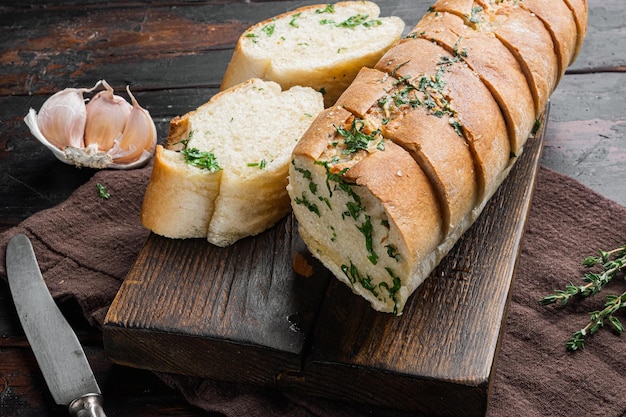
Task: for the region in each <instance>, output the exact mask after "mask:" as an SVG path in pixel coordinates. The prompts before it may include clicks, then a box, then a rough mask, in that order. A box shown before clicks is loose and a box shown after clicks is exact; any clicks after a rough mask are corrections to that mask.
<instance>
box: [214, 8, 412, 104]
mask: <svg viewBox="0 0 626 417" xmlns="http://www.w3.org/2000/svg"><path fill="white" fill-rule="evenodd" d="M379 15H380V9H379V7H378V6H377V5H376V4H375V3H373V2H369V1H344V2H339V3H336V4H334V5H331V4H320V5H312V6H305V7H301V8H298V9H295V10H293V11H290V12H287V13H284V14H281V15H279V16H276V17H274V18H271V19H267V20H265V21H262V22H260V23H257V24H256V25H254V26H252V27H251V28H249V29H248V30H246V31H245V32H244V33H243V34H242V35H241V37H240V38H239V40H238V42H237V45H236V47H235V51H234V53H233V56H232V58H231V60H230V62H229V64H228V67H227V69H226V72H225V74H224V78H223V81H222V89H225V88H228V87H231V86H233V85H235V84H239V83H241V82H243V81H245V80H247V79H248V78H261V79H266V80H271V81H275V82H277V83H279V84H280V85H281V86H282V87H283V89H288V88H290V87H292V86H294V85H302V86H309V87H312V88H313V89H315V90H317V91H321V92H323V94H324V102H325V105H326V106H327V107H328V106H330V105H332V104H334V103H335V101H336V99H337V97H339V95H341V93H342V92H343V90H344V89H345V88H346V87H347V86H348V85H349V84H350V83H351V82H352V80H353V79H354V77H355V76H356V74H357V73H358V71H359V70H360V69H361V67H364V66H373V65H374V64H375V63H376V61H378V59H379V58H380V57H381V56H382V55H383V53H384V52H385V51H387V49H389V48H390V47H391V46H392V45H393V44H394V43H395V42H396V41H397V40H398V39H399V38H400V36H401V35H402V31H403V30H404V26H405V25H404V22H403V21H402V19H400V18H399V17H395V16H391V17H379Z"/></svg>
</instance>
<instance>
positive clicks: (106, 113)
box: [24, 80, 157, 169]
mask: <svg viewBox="0 0 626 417" xmlns="http://www.w3.org/2000/svg"><path fill="white" fill-rule="evenodd" d="M99 86H103V87H104V90H102V91H100V92H98V93H97V94H96V95H95V96H94V97H93V98H92V99H91V100H90V101H89V102H88V103H87V104H85V101H86V99H85V98H84V95H85V94H88V93H92V92H93V91H94V90H96V89H97V88H98V87H99ZM126 91H127V92H128V95H129V96H130V98H131V101H132V105H131V104H130V103H128V102H127V101H126V100H124V98H122V97H120V96H117V95H115V94H114V91H113V88H112V87H111V86H110V85H109V84H108V83H107V82H106V81H104V80H100V81H98V82H97V83H96V84H95V85H94V86H93V87H92V88H66V89H64V90H62V91H59V92H57V93H55V94H54V95H52V96H51V97H50V98H49V99H48V100H47V101H46V102H45V103H44V104H43V105H42V106H41V109H40V110H39V114H37V112H36V111H35V110H34V109H30V111H29V112H28V114H27V115H26V117H25V118H24V122H25V123H26V125H27V126H28V127H29V128H30V131H31V133H32V134H33V136H35V138H37V140H39V141H40V142H41V143H42V144H44V145H45V146H46V147H48V148H49V149H50V150H51V151H52V152H53V154H54V155H55V156H56V157H57V158H58V159H59V160H61V161H63V162H65V163H67V164H71V165H76V166H84V167H89V168H114V169H132V168H138V167H141V166H143V165H145V164H146V163H147V162H148V161H149V160H150V158H151V157H152V155H153V153H154V148H155V146H156V141H157V133H156V126H155V125H154V121H153V120H152V118H151V117H150V113H149V112H148V111H147V110H146V109H143V108H142V107H140V106H139V103H137V100H136V99H135V97H134V96H133V95H132V94H131V92H130V89H129V88H128V87H126Z"/></svg>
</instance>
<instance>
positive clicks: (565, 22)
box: [481, 0, 578, 79]
mask: <svg viewBox="0 0 626 417" xmlns="http://www.w3.org/2000/svg"><path fill="white" fill-rule="evenodd" d="M481 2H482V3H483V4H484V5H485V7H487V6H486V2H485V1H484V0H481ZM520 4H521V5H522V7H524V8H526V9H528V10H529V11H530V12H531V13H533V14H534V15H535V16H537V17H538V18H539V19H540V20H541V21H542V22H543V24H544V25H545V27H546V29H547V30H548V32H550V35H551V37H552V42H553V44H554V47H555V50H556V56H557V63H558V68H559V69H558V73H559V79H560V78H561V77H562V76H563V75H564V74H565V70H566V69H567V67H568V66H569V65H570V64H571V63H572V61H573V59H574V53H575V51H576V42H577V38H578V31H577V28H576V21H575V19H574V14H573V12H572V10H571V9H570V8H569V7H568V6H567V5H566V4H565V3H564V2H563V1H562V0H551V1H549V2H548V1H545V0H524V1H522V2H520Z"/></svg>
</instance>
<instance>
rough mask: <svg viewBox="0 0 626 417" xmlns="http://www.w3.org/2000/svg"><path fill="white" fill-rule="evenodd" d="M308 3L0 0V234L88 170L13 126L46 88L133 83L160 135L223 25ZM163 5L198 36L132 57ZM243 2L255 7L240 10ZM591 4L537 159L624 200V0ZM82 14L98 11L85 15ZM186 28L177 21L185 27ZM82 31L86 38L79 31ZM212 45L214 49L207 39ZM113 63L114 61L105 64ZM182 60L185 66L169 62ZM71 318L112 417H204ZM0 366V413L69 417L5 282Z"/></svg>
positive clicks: (199, 99)
mask: <svg viewBox="0 0 626 417" xmlns="http://www.w3.org/2000/svg"><path fill="white" fill-rule="evenodd" d="M305 3H306V4H310V3H313V2H310V1H309V2H303V1H292V0H286V1H272V2H254V1H252V2H248V3H245V4H244V3H243V2H240V1H229V0H223V1H220V2H219V3H218V2H215V1H206V2H195V1H194V2H185V1H172V2H151V1H136V2H123V1H122V2H115V3H114V4H113V3H108V2H106V1H98V0H86V1H73V2H62V1H56V0H46V1H40V2H37V3H31V4H27V3H16V2H8V1H5V2H0V89H1V91H2V93H1V94H0V121H2V123H0V230H7V229H8V228H10V227H11V226H13V225H15V224H17V223H18V222H19V221H21V220H23V219H25V218H26V217H28V216H29V215H31V214H33V213H35V212H38V211H40V210H43V209H45V208H47V207H52V206H54V205H56V204H58V203H59V202H61V201H63V200H65V199H66V198H67V197H68V196H69V195H70V194H71V192H72V191H73V190H74V189H75V188H76V187H77V186H78V185H80V184H81V183H83V182H84V181H86V180H87V179H88V178H89V177H90V176H91V175H92V174H93V172H92V171H89V170H85V169H82V170H76V169H74V168H72V167H69V166H66V165H64V164H62V163H60V162H59V161H57V160H56V158H54V157H53V156H52V155H51V154H50V153H49V152H48V151H47V150H46V149H45V148H43V147H42V146H41V145H39V143H38V142H36V140H35V139H34V138H33V137H32V136H31V135H30V133H29V131H28V129H27V128H26V126H25V125H24V123H23V121H22V118H23V117H24V115H25V114H26V112H27V111H28V108H29V107H35V108H39V107H40V106H41V104H42V103H43V101H44V100H45V99H46V98H47V97H48V96H49V95H50V94H52V93H54V92H55V91H58V90H60V89H62V88H65V87H68V86H82V85H83V84H85V83H86V84H93V82H95V81H96V80H97V79H98V78H106V79H107V80H112V82H113V84H114V85H115V86H116V87H119V86H124V85H125V84H126V83H130V84H131V87H132V88H133V91H134V92H136V93H137V94H140V95H141V96H140V97H141V98H140V103H142V105H145V106H146V107H148V108H149V109H150V111H151V113H152V115H153V117H154V119H155V122H156V123H157V127H158V128H159V138H164V137H165V132H166V128H167V123H168V122H169V120H170V119H171V118H172V117H174V116H176V115H178V114H184V113H185V112H187V111H189V110H192V109H193V108H195V107H196V106H197V105H198V104H200V103H203V102H204V101H206V100H207V99H208V97H210V96H212V95H213V94H214V92H215V91H216V88H217V85H209V84H208V83H207V81H206V79H207V78H210V77H212V78H211V79H217V78H218V77H219V76H220V70H219V69H220V68H225V66H226V61H225V60H226V59H227V58H228V53H227V52H226V51H228V50H229V49H230V48H232V46H233V45H234V42H235V39H236V36H238V35H235V34H234V32H233V31H230V30H227V31H225V32H220V31H219V30H218V29H223V28H225V27H227V26H229V25H230V26H231V27H234V26H235V25H237V24H239V25H240V26H241V27H243V26H245V25H246V24H248V23H254V22H256V21H257V19H256V17H255V16H258V17H259V20H260V18H261V17H263V16H266V17H267V16H272V15H274V14H276V13H278V12H280V11H284V10H286V9H289V8H293V7H296V6H300V5H302V4H305ZM377 3H379V4H380V5H381V8H382V10H383V13H384V14H397V15H400V16H402V17H403V18H405V20H406V21H407V22H409V21H413V20H416V18H417V17H418V16H421V15H422V14H423V12H424V10H425V9H426V8H427V7H428V5H430V3H432V2H428V1H423V0H400V1H396V0H379V1H377ZM128 8H134V9H137V10H144V11H145V16H146V17H147V18H148V20H150V19H152V18H154V17H155V16H160V17H161V18H162V19H165V20H161V22H160V23H162V26H159V24H158V23H159V22H157V24H147V25H139V24H138V25H136V26H135V30H134V31H128V30H123V26H120V23H119V22H120V21H119V19H118V20H115V19H113V16H114V15H118V12H117V10H120V9H128ZM168 8H171V9H179V10H177V11H176V10H174V11H172V13H173V14H174V15H175V14H178V16H179V17H177V20H176V21H177V22H179V23H180V22H183V21H185V19H186V18H184V16H192V17H193V16H194V15H195V16H198V17H196V18H195V20H193V23H194V25H199V26H202V27H203V28H205V29H206V30H207V32H206V34H207V35H206V36H205V37H203V36H200V37H197V36H196V37H194V38H193V42H189V38H185V37H184V36H177V37H170V38H167V39H166V38H163V37H161V38H160V39H162V40H163V39H166V40H165V41H164V42H163V43H162V44H161V50H162V51H163V52H164V53H162V54H159V55H158V57H157V56H154V50H151V49H150V45H149V42H147V41H146V38H144V43H143V46H144V47H143V48H135V49H133V52H134V54H132V53H128V52H126V53H124V54H120V53H118V52H117V51H116V49H117V48H122V49H124V48H126V49H125V50H126V51H129V50H130V47H129V46H128V45H130V44H132V43H133V42H136V41H137V39H141V38H142V36H143V35H142V32H143V33H146V34H147V33H150V34H153V35H154V34H156V35H158V31H159V28H160V27H162V29H163V30H164V31H165V30H171V25H170V24H169V22H168V20H167V19H168V16H169V15H168V14H164V13H161V12H158V11H152V9H160V10H164V9H168ZM203 8H204V10H208V9H211V10H212V11H215V12H217V11H221V12H220V13H219V14H216V17H212V16H211V15H209V14H208V13H206V12H204V13H202V12H200V10H201V9H203ZM246 8H250V10H252V11H250V12H249V13H247V12H246ZM181 9H184V10H181ZM589 10H590V15H589V33H588V36H587V39H586V40H585V44H584V46H583V49H582V51H581V54H580V56H579V57H578V60H577V61H576V62H575V63H574V65H573V66H572V67H570V69H569V71H568V73H567V74H566V76H565V77H564V79H563V81H562V82H561V84H560V85H559V87H558V88H557V90H556V92H555V93H554V94H553V95H552V106H551V113H550V121H549V123H548V131H547V133H546V137H545V140H544V152H543V157H542V164H543V165H544V166H548V167H550V168H552V169H555V170H556V171H558V172H562V173H565V174H567V175H570V176H572V177H573V178H576V179H578V180H580V181H582V182H583V183H585V184H587V185H589V186H590V187H592V188H593V189H595V190H597V191H599V192H600V193H601V194H603V195H604V196H606V197H608V198H611V199H613V200H615V201H617V202H620V203H622V204H626V187H621V186H620V185H619V184H621V182H623V181H622V179H623V177H624V173H625V169H626V163H624V162H626V161H625V160H624V155H625V152H626V119H625V118H624V108H626V74H624V72H625V70H626V55H625V54H624V53H623V50H624V49H625V48H626V32H625V31H624V22H625V21H626V7H624V3H623V1H622V0H589ZM235 12H236V13H235ZM242 13H243V14H242ZM90 14H91V15H92V16H93V15H97V16H99V18H98V19H99V20H98V21H97V22H95V21H94V19H90V18H88V16H89V15H90ZM180 16H183V18H180ZM105 23H106V24H105ZM149 23H153V22H149ZM95 27H97V28H98V32H96V31H94V30H93V29H94V28H95ZM118 27H120V28H122V29H119V28H118ZM168 28H169V29H168ZM187 29H188V28H187V27H181V28H180V32H182V33H184V32H185V30H187ZM64 30H65V33H68V34H69V33H71V31H72V30H73V31H75V32H76V34H77V36H73V37H72V36H66V37H65V38H64V40H65V42H64V43H60V42H59V41H58V39H57V38H58V36H57V34H59V33H63V31H64ZM226 32H227V33H228V37H230V38H229V40H228V42H225V43H223V44H219V45H216V44H215V42H214V41H212V40H211V39H210V38H213V37H215V36H217V37H220V36H222V34H223V33H226ZM87 33H90V36H91V38H90V36H87V37H85V36H84V34H87ZM80 34H83V36H79V35H80ZM89 39H93V40H96V39H97V40H99V42H95V41H93V42H89ZM111 40H115V42H112V41H111ZM125 42H126V43H128V45H126V46H125V45H124V43H125ZM181 42H183V43H186V46H185V47H183V46H182V44H181ZM210 43H213V45H212V46H207V45H208V44H210ZM15 45H20V47H19V48H17V47H15ZM220 48H221V49H220ZM148 52H149V53H148ZM84 58H87V59H84ZM112 59H115V63H111V62H109V61H110V60H112ZM141 62H145V63H146V64H145V67H144V66H142V65H141ZM181 67H184V71H180V70H179V71H177V70H176V69H177V68H181ZM155 73H158V76H155V75H153V74H155ZM86 74H88V75H86ZM594 126H597V127H598V128H594ZM67 307H68V306H67V305H66V304H65V303H62V308H63V310H64V312H66V315H67V316H68V317H70V318H72V317H74V318H80V313H79V312H76V311H74V310H73V309H71V308H69V309H68V308H67ZM72 323H73V324H74V326H75V328H76V329H77V331H78V332H79V335H80V337H81V340H82V341H83V343H84V344H85V345H86V346H87V350H88V351H89V352H92V353H88V355H89V359H90V362H91V363H92V366H94V368H95V369H96V372H97V377H98V379H99V381H101V382H102V384H101V385H102V387H103V389H104V392H105V395H106V396H107V412H108V415H110V416H116V415H117V416H127V415H137V416H154V415H169V416H207V415H213V414H212V413H207V412H204V411H202V410H200V409H197V408H195V407H193V406H191V405H189V404H188V403H187V402H186V401H185V399H184V398H182V396H181V395H180V393H178V392H176V391H175V390H172V389H170V388H168V387H166V386H164V385H163V384H162V383H161V382H160V381H159V380H158V378H156V377H154V376H153V375H152V374H151V373H150V372H147V371H142V370H138V369H131V368H126V367H123V366H117V365H111V364H110V363H108V362H107V360H106V359H105V356H104V352H103V349H102V344H101V341H100V335H99V334H98V332H97V331H94V330H93V329H91V328H87V327H86V325H85V324H84V323H82V324H81V323H80V320H73V321H72ZM0 364H2V365H0V381H2V387H0V416H2V417H4V416H7V417H9V416H15V415H21V416H66V415H67V412H66V410H65V409H63V408H59V407H57V406H56V405H55V404H54V402H53V400H52V398H51V397H50V395H49V393H48V392H47V390H46V389H45V387H44V385H43V381H42V377H41V374H40V371H39V369H38V367H37V364H36V362H35V361H34V357H32V353H31V352H30V348H29V346H28V344H27V342H26V341H25V338H24V335H23V334H22V333H21V329H20V326H19V323H17V318H16V317H15V312H14V309H13V306H12V303H11V302H10V296H9V295H8V289H7V288H6V285H5V284H4V283H0Z"/></svg>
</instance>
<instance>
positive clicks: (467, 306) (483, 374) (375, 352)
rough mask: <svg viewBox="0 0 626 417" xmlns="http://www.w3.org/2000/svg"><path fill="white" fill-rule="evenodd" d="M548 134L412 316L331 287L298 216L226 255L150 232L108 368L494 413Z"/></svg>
mask: <svg viewBox="0 0 626 417" xmlns="http://www.w3.org/2000/svg"><path fill="white" fill-rule="evenodd" d="M543 132H544V129H542V130H541V131H540V132H539V134H538V135H537V137H535V138H532V139H530V140H529V142H528V145H527V148H526V150H525V151H524V153H523V154H522V156H521V157H520V158H519V160H518V161H517V163H516V164H515V166H514V167H513V170H512V171H511V173H510V175H509V177H508V178H507V179H506V180H505V182H504V183H503V185H502V186H501V187H500V189H499V190H498V192H497V193H496V195H495V196H494V197H493V198H492V199H491V201H490V202H489V203H488V205H487V206H486V208H485V210H484V211H483V213H482V214H481V216H480V217H479V219H478V221H477V222H476V223H475V224H474V225H473V226H472V228H471V229H470V230H469V231H468V232H467V233H466V234H465V235H464V236H463V237H462V238H461V239H460V240H459V242H458V243H457V245H456V246H455V247H454V248H453V249H452V251H451V252H450V253H449V254H448V256H446V257H445V258H444V260H443V261H442V262H441V264H440V265H439V267H438V268H437V269H436V270H435V271H434V272H433V274H432V275H431V277H430V278H429V279H427V280H426V281H425V283H424V284H422V286H421V287H420V288H419V289H418V291H417V292H416V293H414V294H413V296H412V297H411V298H410V300H409V302H408V303H407V305H406V307H405V309H404V313H403V315H402V316H401V317H395V316H393V315H390V314H382V313H379V312H376V311H374V310H373V309H371V307H370V306H369V305H368V304H367V302H366V301H365V300H364V299H362V298H360V297H357V296H355V295H353V294H352V293H351V292H350V291H349V289H348V288H347V287H346V286H344V285H343V284H341V283H339V282H338V281H337V280H335V279H330V281H329V279H328V278H329V276H328V273H327V272H326V271H325V269H324V268H322V267H320V266H319V265H315V264H314V263H313V262H314V261H313V260H312V259H313V258H312V256H311V255H310V254H309V253H308V251H307V249H306V246H304V243H303V242H302V241H301V240H300V239H299V237H298V234H297V231H296V228H295V225H296V222H295V220H294V218H293V216H289V217H287V219H286V220H285V221H283V222H282V223H280V224H279V225H278V226H276V227H274V228H273V229H271V230H270V231H268V232H266V233H263V234H261V235H259V236H256V237H251V238H247V239H244V240H243V241H241V242H238V243H236V244H235V245H234V246H232V247H228V248H217V247H215V246H213V245H210V244H209V243H207V242H206V241H204V240H201V239H196V240H172V239H165V238H161V237H158V236H156V235H151V236H150V237H149V239H148V242H147V244H146V246H145V247H144V248H143V249H142V250H141V252H140V255H139V257H138V259H137V261H136V262H135V264H134V266H133V268H132V269H131V271H130V273H129V275H128V276H127V278H126V280H125V282H124V283H123V284H122V288H121V289H120V291H119V292H118V295H117V297H116V299H115V301H114V302H113V304H112V306H111V308H110V310H109V313H108V315H107V317H106V319H105V323H104V345H105V350H106V351H107V353H108V357H109V359H110V360H111V361H113V362H114V363H118V364H122V365H126V366H133V367H138V368H145V369H150V370H155V371H162V372H175V373H183V374H189V375H194V376H200V377H211V378H216V379H220V380H227V381H236V382H246V383H253V384H258V385H264V386H275V387H278V388H280V389H286V390H292V391H296V392H306V393H308V394H310V395H318V396H323V397H330V398H338V399H343V400H349V401H354V402H362V403H369V404H372V405H376V406H382V407H386V408H401V409H404V410H409V411H418V412H421V413H424V414H428V415H433V416H456V417H464V416H481V415H484V413H485V411H486V407H487V399H488V395H489V386H490V382H491V378H492V375H493V369H494V364H495V360H496V356H497V350H498V343H499V338H500V334H501V332H502V326H503V319H504V317H505V312H506V306H507V301H508V298H509V290H510V288H511V283H512V280H513V276H514V272H515V264H516V261H517V259H518V256H519V247H520V243H521V240H522V236H523V232H524V225H525V220H526V216H527V213H528V210H529V208H530V203H531V201H532V193H533V190H534V181H535V177H536V173H537V169H538V166H539V160H540V155H541V148H542V140H543ZM296 256H298V257H306V259H307V262H308V263H310V264H311V265H314V267H313V270H314V271H315V273H314V274H313V276H312V277H303V276H299V275H297V274H296V273H295V272H294V267H293V264H294V259H295V258H296ZM296 269H297V268H296ZM296 318H297V320H296ZM174 345H175V346H177V348H176V349H172V348H171V347H172V346H174Z"/></svg>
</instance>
